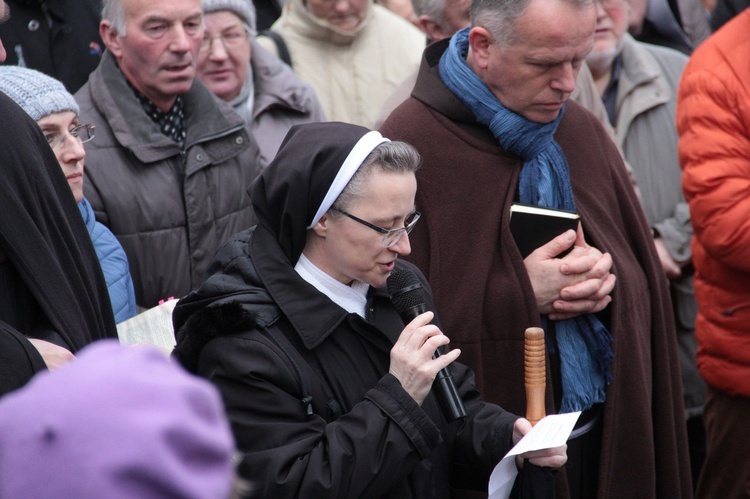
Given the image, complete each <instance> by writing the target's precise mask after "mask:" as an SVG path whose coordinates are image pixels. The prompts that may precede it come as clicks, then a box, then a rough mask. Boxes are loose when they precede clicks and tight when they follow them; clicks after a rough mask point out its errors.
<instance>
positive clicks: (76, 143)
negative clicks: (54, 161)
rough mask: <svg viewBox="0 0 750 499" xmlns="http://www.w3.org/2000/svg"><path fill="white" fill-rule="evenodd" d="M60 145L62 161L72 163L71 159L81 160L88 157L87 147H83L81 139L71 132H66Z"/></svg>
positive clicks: (60, 158)
mask: <svg viewBox="0 0 750 499" xmlns="http://www.w3.org/2000/svg"><path fill="white" fill-rule="evenodd" d="M58 147H59V150H60V152H59V155H58V156H59V158H58V159H59V161H60V162H61V163H70V162H71V161H76V162H78V161H81V160H83V159H84V158H85V157H86V149H85V148H84V147H83V142H81V139H79V138H76V137H73V136H72V135H70V134H69V133H67V134H65V138H64V139H63V142H62V143H61V144H60V145H59V146H58Z"/></svg>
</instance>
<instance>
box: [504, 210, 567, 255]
mask: <svg viewBox="0 0 750 499" xmlns="http://www.w3.org/2000/svg"><path fill="white" fill-rule="evenodd" d="M580 218H581V217H580V216H578V213H573V212H572V211H565V210H557V209H554V208H543V207H541V206H529V205H526V204H520V203H513V204H512V205H511V207H510V231H511V232H512V233H513V238H514V239H515V240H516V245H517V246H518V249H519V250H520V251H521V256H522V257H523V258H526V257H527V256H529V255H530V254H531V253H532V252H533V251H534V250H535V249H537V248H538V247H540V246H544V245H545V244H547V243H548V242H550V241H551V240H553V239H554V238H556V237H557V236H559V235H560V234H562V233H563V232H565V231H566V230H568V229H573V230H576V229H577V228H578V222H579V220H580ZM568 251H569V250H566V251H564V252H563V253H561V254H560V255H558V256H560V257H561V256H564V255H565V254H566V253H567V252H568Z"/></svg>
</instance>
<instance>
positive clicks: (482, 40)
mask: <svg viewBox="0 0 750 499" xmlns="http://www.w3.org/2000/svg"><path fill="white" fill-rule="evenodd" d="M493 43H494V40H493V39H492V35H491V34H490V32H489V31H487V30H486V29H485V28H483V27H481V26H476V27H474V28H471V31H469V47H470V48H471V54H472V58H473V60H474V64H476V67H477V68H478V69H481V70H485V69H487V66H488V65H489V59H490V47H491V46H492V44H493Z"/></svg>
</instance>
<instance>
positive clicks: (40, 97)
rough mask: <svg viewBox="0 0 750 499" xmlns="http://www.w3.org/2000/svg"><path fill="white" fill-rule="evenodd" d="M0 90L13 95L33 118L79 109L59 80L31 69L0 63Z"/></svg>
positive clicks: (35, 119) (17, 102)
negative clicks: (0, 64)
mask: <svg viewBox="0 0 750 499" xmlns="http://www.w3.org/2000/svg"><path fill="white" fill-rule="evenodd" d="M0 92H3V93H4V94H6V95H7V96H8V97H10V98H11V99H13V100H14V101H15V102H16V104H18V105H19V106H21V107H22V108H23V110H24V111H26V113H27V114H28V115H30V116H31V117H32V118H33V119H34V121H37V120H39V119H40V118H44V117H45V116H48V115H50V114H53V113H61V112H63V111H73V112H74V113H76V115H77V114H78V112H79V109H78V104H77V103H76V100H75V99H74V98H73V96H72V95H71V94H70V92H68V91H67V90H65V86H63V84H62V83H60V82H59V81H57V80H55V79H54V78H52V77H50V76H47V75H46V74H44V73H40V72H39V71H36V70H34V69H29V68H22V67H19V66H5V65H2V66H0Z"/></svg>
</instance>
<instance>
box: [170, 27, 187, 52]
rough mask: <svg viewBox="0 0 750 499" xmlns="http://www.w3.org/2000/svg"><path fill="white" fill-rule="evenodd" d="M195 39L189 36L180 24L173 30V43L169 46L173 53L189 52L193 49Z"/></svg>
mask: <svg viewBox="0 0 750 499" xmlns="http://www.w3.org/2000/svg"><path fill="white" fill-rule="evenodd" d="M192 39H193V37H192V36H191V35H189V34H188V33H187V32H186V31H185V28H184V27H183V26H182V25H181V24H178V25H177V26H175V27H174V29H173V30H172V41H171V42H170V44H169V49H170V50H171V51H173V52H188V51H190V49H191V47H192Z"/></svg>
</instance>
